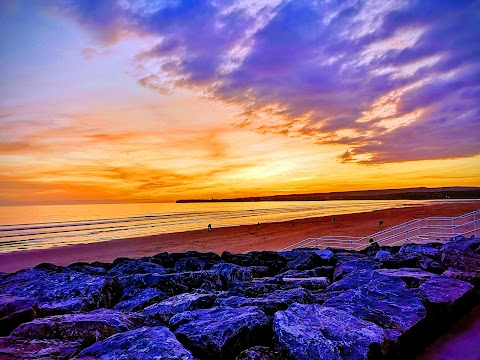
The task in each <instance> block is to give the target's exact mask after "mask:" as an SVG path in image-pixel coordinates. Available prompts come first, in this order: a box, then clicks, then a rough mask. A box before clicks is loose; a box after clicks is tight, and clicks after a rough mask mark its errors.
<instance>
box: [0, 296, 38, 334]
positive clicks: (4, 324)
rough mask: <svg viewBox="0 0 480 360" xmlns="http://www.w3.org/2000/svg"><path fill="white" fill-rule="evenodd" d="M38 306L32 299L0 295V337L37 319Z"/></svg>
mask: <svg viewBox="0 0 480 360" xmlns="http://www.w3.org/2000/svg"><path fill="white" fill-rule="evenodd" d="M37 313H38V305H37V303H36V301H35V300H34V299H32V298H23V297H17V296H11V295H0V336H5V335H8V334H10V333H11V332H12V330H14V329H15V328H16V327H17V326H18V325H20V324H22V323H24V322H28V321H31V320H33V319H35V318H36V317H37Z"/></svg>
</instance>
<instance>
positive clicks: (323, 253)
mask: <svg viewBox="0 0 480 360" xmlns="http://www.w3.org/2000/svg"><path fill="white" fill-rule="evenodd" d="M312 251H313V252H314V253H315V254H316V255H317V256H319V257H320V258H321V259H322V260H324V261H327V262H332V261H333V260H334V256H335V254H334V253H333V251H331V250H312Z"/></svg>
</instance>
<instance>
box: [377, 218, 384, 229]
mask: <svg viewBox="0 0 480 360" xmlns="http://www.w3.org/2000/svg"><path fill="white" fill-rule="evenodd" d="M378 227H379V228H383V220H380V221H379V222H378Z"/></svg>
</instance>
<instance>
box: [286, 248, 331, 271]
mask: <svg viewBox="0 0 480 360" xmlns="http://www.w3.org/2000/svg"><path fill="white" fill-rule="evenodd" d="M317 251H319V250H292V251H286V252H281V253H279V254H280V255H281V256H283V257H285V258H286V259H288V260H289V262H288V263H287V265H286V266H285V268H284V271H286V270H310V269H313V268H316V267H319V266H322V265H330V264H331V260H324V259H323V258H322V256H323V257H326V256H325V255H324V254H323V253H322V252H320V254H317V253H316V252H317ZM327 251H329V250H327Z"/></svg>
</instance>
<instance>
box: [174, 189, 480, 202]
mask: <svg viewBox="0 0 480 360" xmlns="http://www.w3.org/2000/svg"><path fill="white" fill-rule="evenodd" d="M432 199H480V188H478V187H460V186H456V187H440V188H425V187H419V188H407V189H383V190H363V191H344V192H330V193H314V194H289V195H272V196H256V197H245V198H233V199H186V200H177V203H192V202H254V201H327V200H432Z"/></svg>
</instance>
